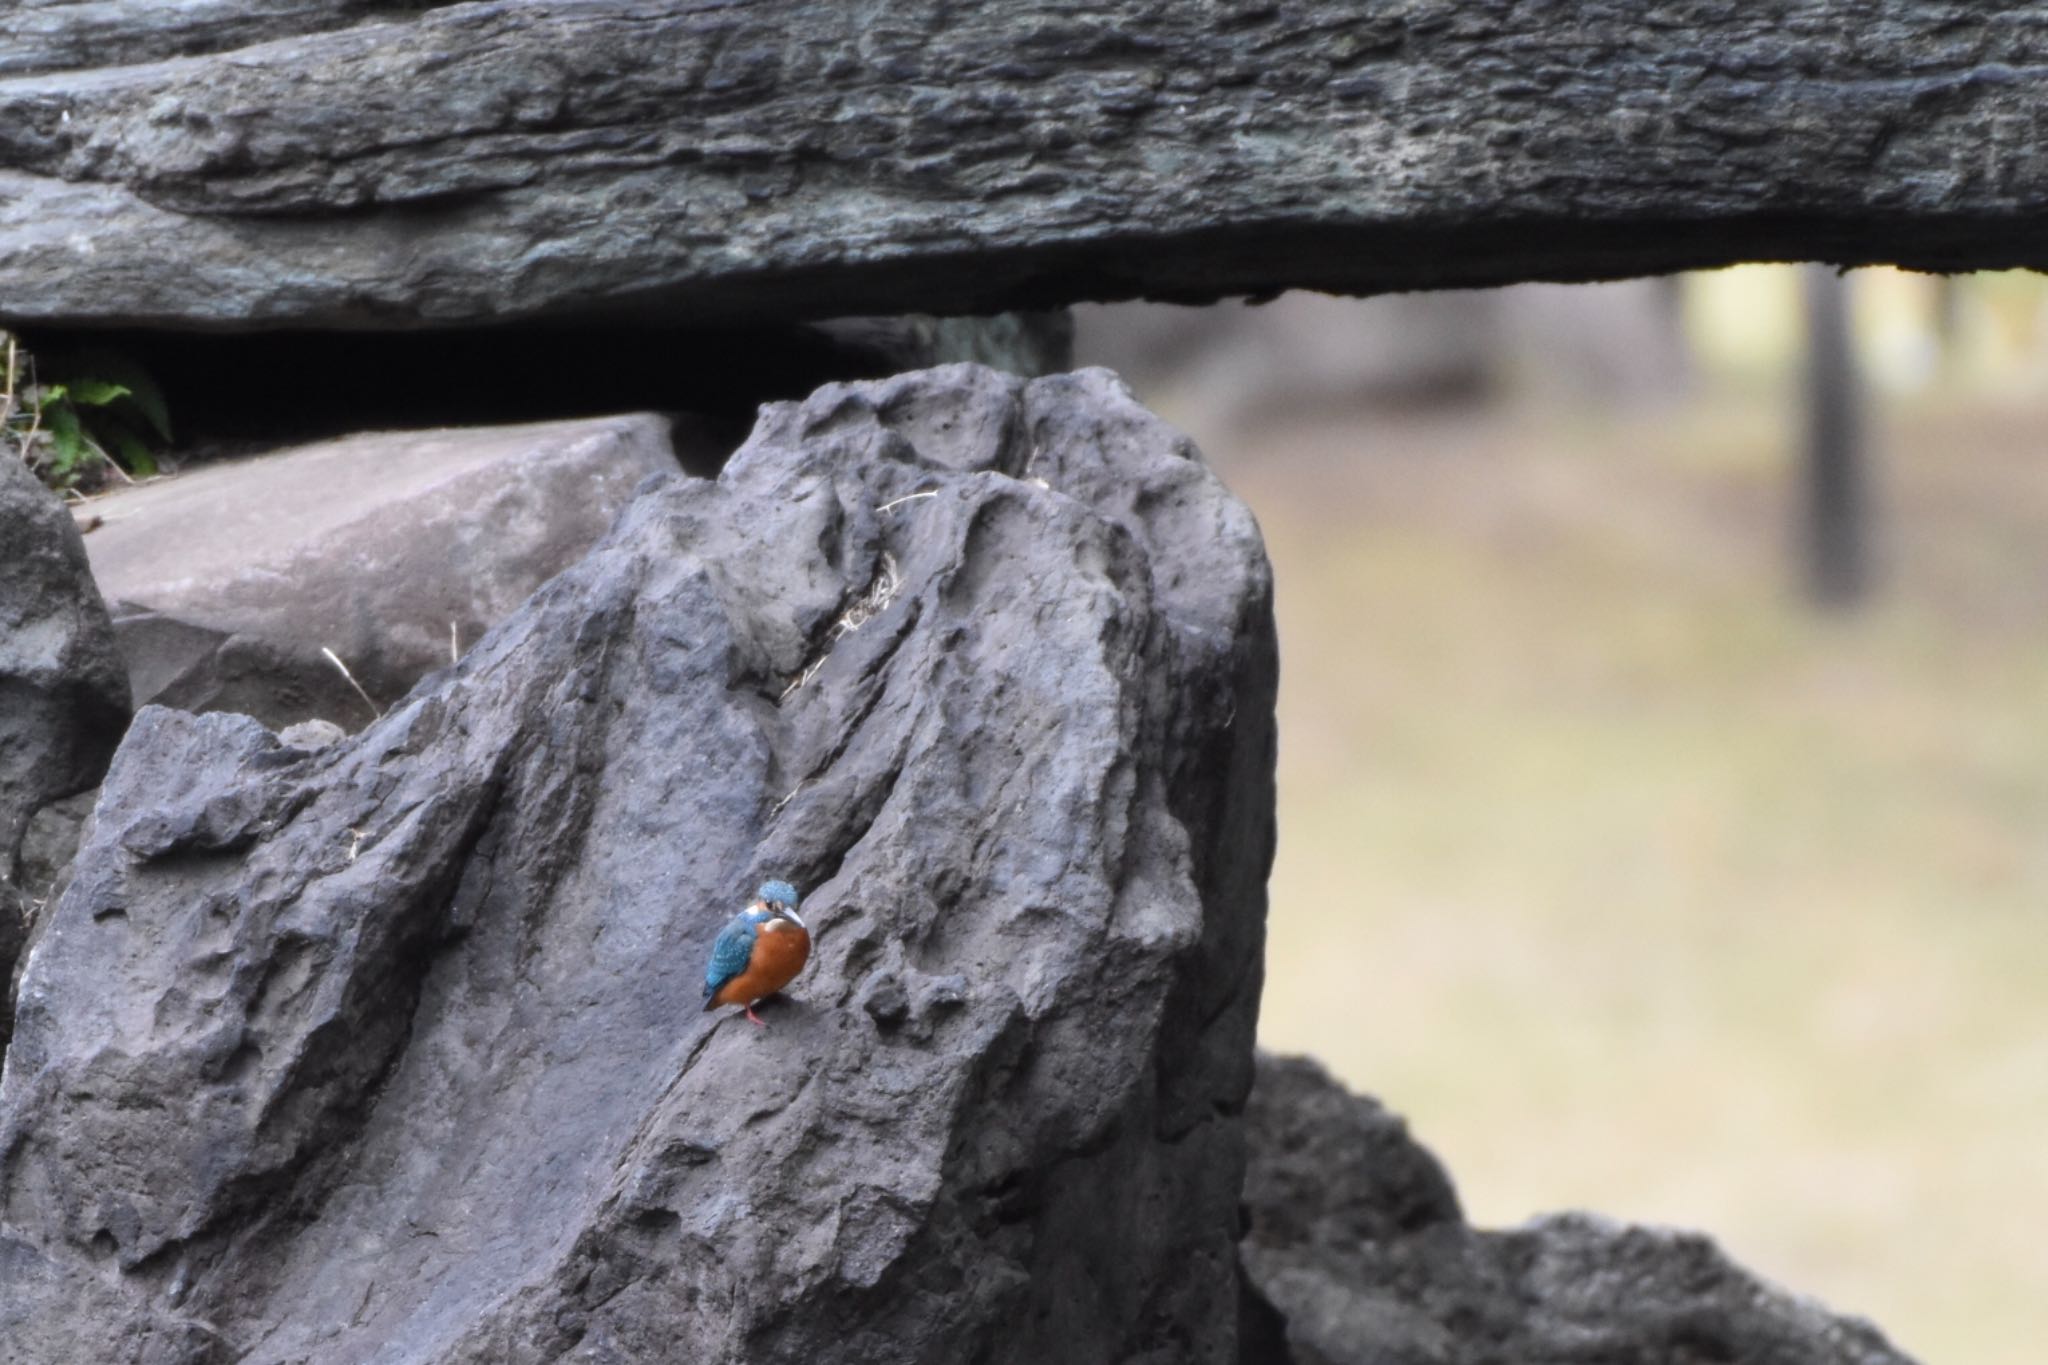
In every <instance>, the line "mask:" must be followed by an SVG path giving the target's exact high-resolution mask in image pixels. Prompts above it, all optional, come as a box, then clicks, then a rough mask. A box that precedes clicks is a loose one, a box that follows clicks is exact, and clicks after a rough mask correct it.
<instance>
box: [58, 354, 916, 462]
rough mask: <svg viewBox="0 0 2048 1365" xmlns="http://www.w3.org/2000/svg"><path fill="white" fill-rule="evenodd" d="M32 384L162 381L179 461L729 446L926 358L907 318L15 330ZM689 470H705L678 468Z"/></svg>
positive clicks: (158, 385)
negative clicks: (374, 438)
mask: <svg viewBox="0 0 2048 1365" xmlns="http://www.w3.org/2000/svg"><path fill="white" fill-rule="evenodd" d="M21 335H22V340H23V342H24V344H25V345H26V346H27V347H28V348H29V349H30V350H31V351H33V353H34V354H35V356H36V357H37V361H38V364H39V366H40V371H41V373H42V375H43V377H44V378H45V379H47V380H50V381H61V380H64V379H66V378H69V377H73V376H99V375H104V374H106V373H107V372H108V370H109V366H110V365H118V367H119V370H120V371H121V372H126V371H127V370H128V369H130V368H133V369H139V370H140V371H141V372H142V373H144V374H147V375H148V376H149V377H150V378H151V379H152V380H154V382H155V384H156V385H157V387H158V388H160V389H161V390H162V393H163V399H164V405H165V408H166V409H167V410H168V412H169V414H170V417H171V422H172V427H173V446H172V453H173V454H174V455H175V456H179V457H183V458H187V459H191V458H206V457H209V456H213V455H220V454H237V453H242V452H245V451H247V450H250V449H253V448H257V447H266V446H274V445H281V444H287V443H295V442H302V441H311V440H318V439H321V438H323V437H328V436H334V435H339V434H342V433H347V432H358V431H368V430H377V429H405V428H416V427H436V426H464V425H498V424H504V423H512V422H529V421H542V420H548V419H554V418H568V417H589V416H596V415H600V414H605V413H616V412H632V411H652V412H661V413H669V414H684V413H687V414H690V415H691V420H692V426H693V429H696V430H698V431H700V432H702V433H704V434H707V435H711V436H713V437H715V438H717V439H714V441H713V442H712V443H713V444H720V445H722V446H723V448H725V449H730V448H731V447H732V446H733V445H736V444H737V443H738V442H739V441H740V440H742V439H743V438H744V437H745V435H746V433H747V431H748V429H749V427H750V426H751V425H752V422H753V417H754V411H755V409H756V408H757V407H758V406H759V405H760V404H762V403H764V402H769V401H773V400H776V399H790V398H800V397H802V396H803V395H805V394H807V393H809V392H810V391H811V390H813V389H815V388H816V387H818V385H820V384H823V383H826V382H828V381H831V380H835V379H867V378H878V377H881V376H884V375H888V374H893V373H895V372H897V371H899V370H901V369H904V368H906V367H908V366H912V365H916V364H922V363H929V355H930V340H929V336H928V335H926V334H925V333H924V332H921V331H920V330H919V328H918V327H917V326H916V325H915V324H914V323H902V322H895V321H880V320H875V321H870V320H849V321H840V322H832V323H824V324H815V325H802V326H788V327H763V328H741V329H733V328H726V329H717V330H702V329H689V328H654V327H621V326H618V325H616V324H614V325H607V326H576V327H565V326H555V327H530V328H529V327H519V328H512V327H507V328H492V329H464V330H451V331H445V332H433V333H370V332H354V333H352V332H259V333H247V334H234V335H209V334H201V333H189V332H170V331H160V330H144V329H118V330H106V331H99V330H95V331H76V332H64V331H57V330H53V329H47V328H44V329H35V330H33V331H27V332H24V333H22V334H21ZM692 472H696V473H706V472H715V470H710V471H706V470H693V471H692Z"/></svg>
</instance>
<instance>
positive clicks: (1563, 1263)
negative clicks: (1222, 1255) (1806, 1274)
mask: <svg viewBox="0 0 2048 1365" xmlns="http://www.w3.org/2000/svg"><path fill="white" fill-rule="evenodd" d="M1246 1124H1247V1130H1248V1131H1247V1141H1248V1144H1249V1147H1250V1166H1249V1169H1248V1170H1247V1172H1246V1176H1245V1191H1244V1202H1245V1208H1246V1210H1247V1213H1248V1214H1249V1219H1250V1231H1249V1232H1248V1233H1247V1234H1246V1237H1245V1241H1244V1244H1243V1254H1244V1260H1245V1266H1246V1268H1247V1270H1248V1271H1249V1272H1250V1276H1251V1279H1252V1282H1253V1284H1254V1285H1255V1286H1257V1288H1258V1289H1259V1290H1260V1291H1261V1292H1263V1293H1264V1295H1265V1296H1266V1297H1267V1298H1268V1299H1269V1300H1271V1302H1272V1303H1273V1304H1274V1306H1275V1307H1277V1308H1278V1309H1279V1310H1280V1311H1281V1313H1282V1314H1284V1315H1285V1317H1286V1319H1287V1330H1288V1338H1289V1343H1290V1345H1291V1347H1292V1349H1293V1353H1294V1358H1295V1362H1296V1365H1408V1362H1422V1361H1427V1362H1430V1365H1531V1363H1532V1362H1542V1365H1708V1362H1730V1363H1734V1362H1739V1363H1740V1365H1912V1362H1911V1360H1910V1359H1909V1358H1908V1357H1906V1356H1905V1355H1902V1354H1901V1353H1900V1352H1898V1351H1897V1350H1895V1349H1894V1348H1893V1347H1892V1346H1891V1345H1890V1344H1889V1343H1887V1342H1886V1341H1885V1339H1884V1338H1883V1337H1882V1336H1881V1335H1880V1334H1879V1333H1878V1332H1877V1330H1876V1329H1875V1328H1873V1327H1871V1326H1870V1325H1869V1324H1868V1323H1865V1322H1863V1321H1861V1320H1859V1319H1855V1318H1845V1317H1838V1316H1836V1315H1834V1314H1832V1313H1830V1312H1828V1310H1827V1309H1826V1308H1824V1307H1822V1306H1821V1305H1820V1304H1817V1303H1815V1302H1813V1301H1812V1300H1809V1299H1801V1298H1796V1297H1793V1296H1791V1295H1789V1294H1786V1293H1783V1292H1782V1291H1780V1290H1777V1289H1774V1288H1772V1287H1771V1286H1770V1285H1767V1284H1765V1283H1763V1282H1761V1281H1759V1280H1758V1279H1756V1278H1755V1277H1754V1276H1752V1275H1750V1274H1748V1273H1747V1272H1745V1271H1743V1270H1742V1269H1741V1268H1740V1267H1738V1266H1736V1265H1735V1264H1733V1263H1732V1262H1730V1261H1729V1260H1728V1258H1727V1257H1726V1256H1724V1255H1723V1254H1722V1253H1721V1252H1720V1251H1719V1249H1717V1248H1716V1247H1715V1246H1714V1244H1713V1243H1712V1242H1711V1241H1709V1240H1708V1239H1706V1238H1705V1237H1702V1236H1699V1235H1697V1234H1694V1233H1685V1232H1674V1231H1667V1230H1663V1229H1657V1228H1645V1227H1631V1226H1625V1225H1622V1224H1617V1223H1612V1222H1609V1221H1606V1220H1604V1219H1600V1218H1595V1217H1592V1216H1590V1215H1586V1214H1564V1215H1559V1216H1554V1217H1548V1218H1539V1219H1536V1220H1534V1221H1533V1222H1530V1223H1528V1224H1526V1225H1524V1226H1522V1227H1519V1228H1515V1229H1513V1230H1510V1231H1506V1232H1481V1231H1478V1230H1476V1229H1474V1228H1471V1227H1469V1226H1467V1225H1466V1223H1465V1221H1464V1218H1463V1216H1462V1215H1461V1213H1460V1212H1459V1209H1458V1199H1457V1195H1456V1193H1455V1192H1454V1191H1453V1189H1452V1187H1451V1182H1450V1179H1449V1178H1448V1177H1447V1176H1446V1175H1445V1174H1444V1171H1443V1168H1442V1167H1441V1166H1439V1165H1438V1164H1437V1161H1436V1158H1435V1157H1433V1156H1431V1155H1430V1154H1429V1152H1427V1151H1426V1150H1424V1149H1423V1148H1422V1147H1420V1146H1419V1145H1417V1144H1416V1143H1415V1141H1414V1140H1413V1139H1412V1138H1410V1137H1409V1136H1408V1130H1407V1127H1406V1125H1404V1124H1403V1123H1402V1122H1401V1120H1400V1119H1399V1118H1397V1117H1395V1116H1394V1115H1392V1114H1389V1113H1388V1112H1387V1111H1386V1110H1385V1109H1383V1108H1381V1107H1380V1106H1379V1105H1378V1104H1377V1103H1375V1102H1374V1101H1372V1100H1370V1099H1367V1098H1365V1097H1362V1096H1353V1095H1350V1094H1347V1093H1346V1092H1345V1091H1344V1090H1343V1088H1342V1087H1341V1086H1339V1085H1338V1084H1337V1083H1336V1082H1335V1081H1333V1080H1331V1079H1330V1078H1329V1077H1328V1076H1327V1075H1325V1074H1324V1073H1323V1072H1322V1071H1321V1070H1320V1069H1319V1068H1318V1067H1317V1066H1316V1065H1315V1064H1314V1063H1313V1062H1309V1061H1307V1060H1305V1059H1300V1058H1287V1059H1281V1058H1273V1057H1261V1058H1260V1060H1259V1074H1258V1084H1257V1085H1256V1086H1255V1087H1254V1089H1253V1091H1252V1100H1251V1105H1250V1107H1249V1109H1248V1110H1247V1113H1246Z"/></svg>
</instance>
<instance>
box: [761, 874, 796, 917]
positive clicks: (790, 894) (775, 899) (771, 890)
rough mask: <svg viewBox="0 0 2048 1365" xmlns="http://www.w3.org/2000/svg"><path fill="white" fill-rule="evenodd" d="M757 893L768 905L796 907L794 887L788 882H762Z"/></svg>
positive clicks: (791, 908) (785, 907) (789, 908)
mask: <svg viewBox="0 0 2048 1365" xmlns="http://www.w3.org/2000/svg"><path fill="white" fill-rule="evenodd" d="M757 895H758V896H759V898H760V899H761V900H764V901H766V902H768V904H770V905H779V906H782V907H783V908H784V909H787V910H794V909H796V888H795V887H793V886H791V885H790V884H789V883H788V882H774V881H769V882H762V883H761V890H760V891H759V892H758V893H757Z"/></svg>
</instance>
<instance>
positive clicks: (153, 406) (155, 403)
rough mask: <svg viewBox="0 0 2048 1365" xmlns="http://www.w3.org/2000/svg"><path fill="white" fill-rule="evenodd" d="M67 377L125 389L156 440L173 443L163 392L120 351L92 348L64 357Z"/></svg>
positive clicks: (168, 412)
mask: <svg viewBox="0 0 2048 1365" xmlns="http://www.w3.org/2000/svg"><path fill="white" fill-rule="evenodd" d="M64 373H66V374H68V375H71V376H73V377H74V378H75V377H76V376H78V375H82V374H89V375H94V376H97V377H98V378H100V379H102V380H105V381H107V382H109V383H112V384H118V385H119V386H120V387H122V388H124V389H126V390H127V391H128V392H127V395H126V396H127V399H128V404H127V406H131V407H133V408H134V409H135V410H136V411H137V412H139V413H141V414H142V417H143V420H144V421H146V422H148V423H149V426H150V429H151V430H152V431H154V432H155V433H156V435H157V439H159V440H161V441H165V442H168V441H169V440H170V439H171V414H170V409H169V408H168V407H167V406H166V405H165V403H164V391H163V390H162V389H160V388H158V387H157V382H156V381H155V380H154V379H152V378H150V377H149V373H148V371H146V370H144V369H143V368H142V367H141V366H140V365H138V364H136V363H135V362H134V361H133V360H130V359H129V358H128V357H127V356H125V355H123V354H122V353H121V352H119V351H113V350H108V349H106V348H105V347H100V346H93V347H87V348H86V349H85V350H82V351H76V352H73V353H72V354H71V355H69V356H66V357H65V369H64Z"/></svg>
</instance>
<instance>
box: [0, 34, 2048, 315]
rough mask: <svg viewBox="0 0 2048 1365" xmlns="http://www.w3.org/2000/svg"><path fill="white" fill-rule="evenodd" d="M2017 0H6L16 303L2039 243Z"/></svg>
mask: <svg viewBox="0 0 2048 1365" xmlns="http://www.w3.org/2000/svg"><path fill="white" fill-rule="evenodd" d="M2008 8H2009V7H1999V6H1987V5H1983V4H1973V3H1966V0H1749V3H1744V4H1739V5H1737V4H1730V3H1727V0H1644V2H1643V3H1637V4H1628V5H1620V4H1611V5H1573V6H1562V7H1555V6H1544V5H1536V4H1529V3H1516V2H1515V0H1415V2H1413V3H1401V4H1392V3H1387V4H1373V5H1360V4H1358V3H1356V0H1289V2H1288V3H1284V4H1282V3H1270V2H1268V0H1218V3H1205V4H1194V3H1178V4H1171V3H1170V4H1160V3H1156V0H1105V3H1098V4H1090V5H1085V6H1075V5H1064V4H1063V5H1053V4H1018V3H1014V0H979V2H978V3H961V2H960V0H894V2H893V3H888V4H883V5H879V6H877V5H848V4H846V3H844V0H752V3H747V4H733V3H704V2H702V0H689V2H688V3H684V2H683V0H579V3H575V4H529V3H471V4H434V5H398V4H370V3H366V2H365V0H263V3H260V4H257V5H252V6H240V5H230V4H225V3H221V0H195V2H194V3H181V4H175V5H169V4H153V5H141V4H126V5H124V4H116V3H82V4H64V5H48V4H43V3H39V0H0V31H4V32H6V33H8V34H9V42H8V43H7V45H6V48H5V51H4V56H0V282H4V288H0V314H4V315H6V316H11V317H12V318H13V319H14V320H15V321H17V322H25V321H30V320H42V321H53V320H63V319H71V320H83V319H88V318H91V319H97V320H99V321H102V322H117V321H118V322H128V323H133V324H138V325H151V326H173V327H197V326H219V325H239V326H271V327H287V326H299V327H354V328H401V327H415V326H429V325H450V324H460V323H484V322H499V321H503V320H505V319H510V318H522V317H523V318H532V317H541V316H564V315H570V314H579V313H581V314H590V313H595V312H599V311H603V312H607V313H610V314H612V315H621V314H626V313H638V314H641V315H644V316H656V317H662V318H667V319H672V318H674V317H676V316H678V315H684V316H688V317H689V318H691V319H692V320H694V321H697V322H710V321H717V322H756V323H758V322H762V321H768V320H774V319H784V318H790V317H799V316H801V317H825V316H833V315H844V314H853V313H884V314H891V313H900V312H904V311H909V310H920V311H926V312H933V313H941V314H962V313H978V312H987V311H994V310H998V309H1002V308H1010V307H1019V306H1022V307H1040V306H1046V305H1050V304H1060V303H1067V302H1072V301H1075V300H1078V299H1083V298H1104V299H1106V298H1122V297H1129V296H1134V295H1140V294H1143V295H1147V296H1151V297H1177V298H1181V299H1184V300H1187V301H1190V302H1194V301H1201V300H1206V299H1213V298H1217V297H1222V296H1225V295H1230V294H1240V293H1246V292H1263V291H1267V290H1272V289H1275V288H1279V287H1283V286H1287V285H1295V286H1305V287H1310V288H1319V289H1328V290H1331V291H1335V292H1377V291H1385V290H1402V289H1416V288H1427V287H1438V286H1469V285H1479V284H1498V283H1505V282H1509V281H1513V280H1521V279H1539V278H1543V279H1588V278H1611V277H1615V276H1620V275H1626V274H1642V273H1649V272H1655V271H1668V270H1676V269H1682V268H1687V267H1693V266H1705V265H1719V264H1726V263H1729V262H1734V261H1742V260H1758V259H1767V260H1785V259H1823V260H1829V261H1834V262H1839V263H1861V262H1875V261H1890V262H1896V263H1901V264H1907V265H1914V266H1920V267H1928V268H1946V269H1965V268H1972V267H1994V266H2014V265H2031V266H2040V265H2042V264H2043V263H2044V261H2048V247H2044V246H2043V242H2044V240H2048V235H2044V232H2043V228H2044V227H2048V211H2044V209H2043V205H2044V204H2048V158H2044V157H2042V156H2041V155H2040V151H2039V148H2040V142H2041V139H2040V114H2039V109H2040V105H2041V99H2040V90H2039V81H2038V78H2037V76H2036V75H2035V73H2036V72H2038V71H2039V70H2040V69H2041V68H2042V65H2043V63H2044V61H2048V32H2044V31H2043V30H2042V28H2041V27H2040V26H2038V25H2034V24H2032V23H2027V22H2017V21H2015V20H2014V18H2013V17H2012V15H2011V14H2010V13H2008V12H2007V9H2008ZM171 54H187V55H181V56H175V57H173V58H172V59H171V60H165V58H166V57H169V56H171ZM164 261H174V262H176V263H177V268H176V269H164V268H162V262H164Z"/></svg>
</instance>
